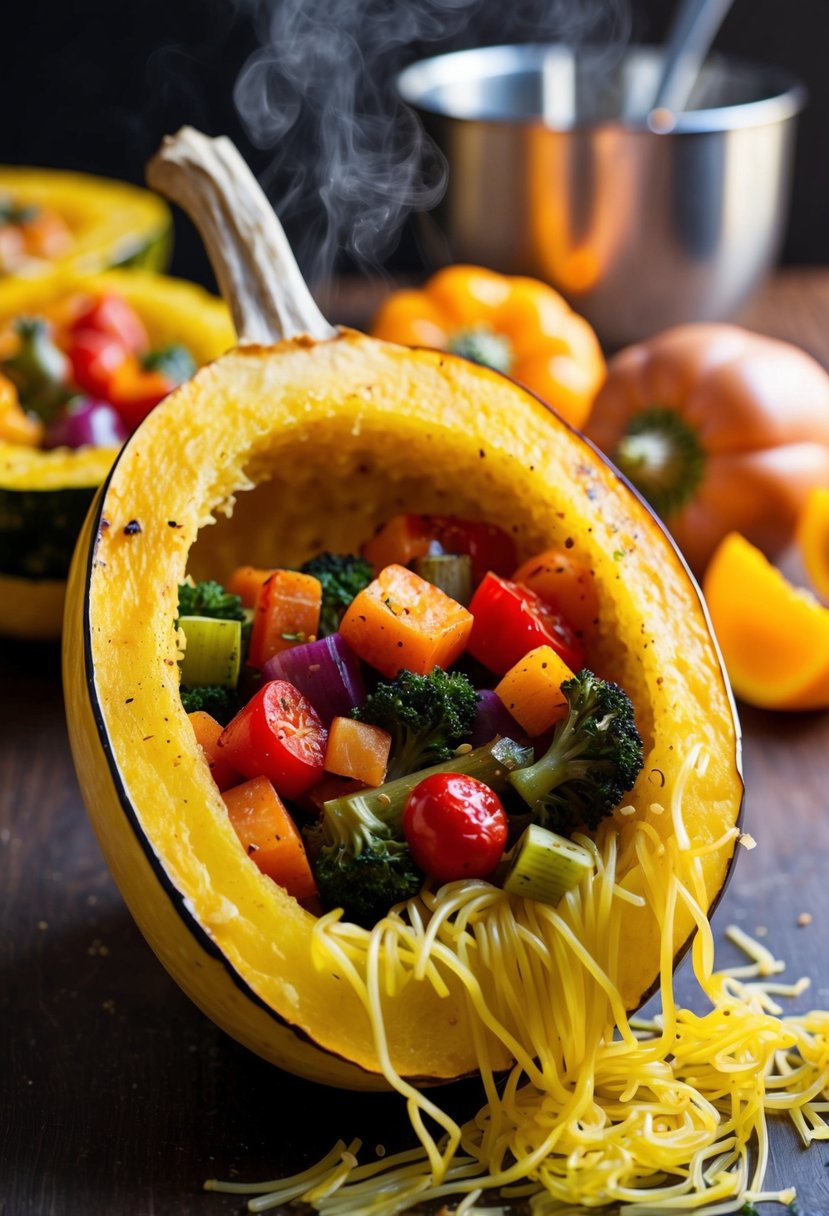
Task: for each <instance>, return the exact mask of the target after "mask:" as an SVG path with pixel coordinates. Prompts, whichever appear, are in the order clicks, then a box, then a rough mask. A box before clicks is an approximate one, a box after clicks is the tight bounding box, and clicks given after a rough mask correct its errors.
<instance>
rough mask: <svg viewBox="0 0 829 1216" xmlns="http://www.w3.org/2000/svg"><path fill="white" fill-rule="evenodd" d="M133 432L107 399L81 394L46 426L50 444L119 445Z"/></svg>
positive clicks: (52, 446)
mask: <svg viewBox="0 0 829 1216" xmlns="http://www.w3.org/2000/svg"><path fill="white" fill-rule="evenodd" d="M128 434H129V432H128V430H127V428H126V427H125V426H124V423H123V422H122V421H121V418H120V415H119V414H118V413H117V412H116V411H115V410H114V409H113V407H112V406H111V405H110V404H109V402H107V401H93V400H92V398H91V397H81V398H80V399H78V400H76V401H73V402H70V404H69V405H68V406H67V407H66V409H65V410H64V412H63V413H62V414H61V415H60V417H59V418H56V419H55V421H54V422H53V423H51V425H50V426H49V427H47V429H46V435H45V437H44V441H43V446H44V447H46V448H63V447H66V448H82V447H86V446H87V445H88V444H89V445H92V446H93V447H96V448H119V447H120V446H121V444H122V443H124V441H125V440H126V438H127V435H128Z"/></svg>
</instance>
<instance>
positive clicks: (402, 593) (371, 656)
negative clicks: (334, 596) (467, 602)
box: [340, 566, 472, 679]
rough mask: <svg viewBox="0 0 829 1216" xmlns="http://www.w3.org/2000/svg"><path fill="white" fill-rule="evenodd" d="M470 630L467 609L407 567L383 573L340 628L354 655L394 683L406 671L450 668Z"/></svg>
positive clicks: (354, 602) (390, 568)
mask: <svg viewBox="0 0 829 1216" xmlns="http://www.w3.org/2000/svg"><path fill="white" fill-rule="evenodd" d="M471 630H472V614H471V613H470V612H467V610H466V608H464V607H463V606H462V605H461V604H458V603H457V602H456V601H455V600H453V599H450V598H449V596H448V595H445V594H444V592H443V591H441V590H440V589H439V588H438V587H435V586H433V584H432V583H428V582H427V581H426V580H425V579H423V578H421V577H420V575H419V574H415V573H414V572H413V571H412V570H407V569H406V568H405V566H386V568H385V570H381V571H380V573H379V575H378V576H377V578H376V579H375V580H374V581H373V582H372V583H369V585H368V587H366V588H365V589H364V590H363V591H361V592H360V593H359V595H358V596H356V598H355V599H354V600H352V602H351V604H350V605H349V607H348V609H347V610H346V613H345V616H344V617H343V619H342V622H341V623H340V633H341V634H342V635H343V637H344V638H345V640H346V641H347V642H348V644H349V645H350V646H351V648H352V650H354V652H355V653H356V654H358V655H359V657H360V658H361V659H363V660H364V661H365V662H366V663H368V664H370V665H371V666H372V667H375V668H376V669H377V671H379V672H380V673H381V674H382V675H384V676H388V677H389V678H390V679H393V678H394V676H396V675H397V673H398V671H400V670H401V669H402V668H406V669H407V670H409V671H415V672H417V673H418V674H420V675H426V674H428V672H430V671H431V670H432V669H433V668H434V667H450V666H451V665H452V663H454V662H455V660H456V659H457V658H459V657H460V655H461V654H462V653H463V650H464V647H465V646H466V642H467V639H468V637H469V634H470V632H471Z"/></svg>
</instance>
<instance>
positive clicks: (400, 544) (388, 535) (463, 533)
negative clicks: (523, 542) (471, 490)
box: [363, 515, 518, 584]
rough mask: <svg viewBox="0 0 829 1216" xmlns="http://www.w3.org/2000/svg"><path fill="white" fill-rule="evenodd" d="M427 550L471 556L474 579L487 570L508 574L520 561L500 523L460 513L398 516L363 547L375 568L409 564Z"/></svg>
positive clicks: (476, 581)
mask: <svg viewBox="0 0 829 1216" xmlns="http://www.w3.org/2000/svg"><path fill="white" fill-rule="evenodd" d="M427 553H464V554H468V556H469V557H470V558H471V559H472V582H473V584H477V583H479V582H480V581H481V579H482V578H483V577H484V575H485V574H486V572H487V570H494V571H495V573H496V574H509V573H510V571H511V570H514V569H515V565H516V562H517V560H518V559H517V557H516V551H515V543H514V541H513V539H512V537H511V536H510V535H509V534H508V533H506V532H505V531H504V530H503V528H499V527H498V525H497V524H489V523H486V522H484V521H483V520H479V519H461V517H460V516H458V515H395V516H394V517H393V518H392V519H390V520H389V521H388V523H386V524H384V525H383V527H382V528H381V529H380V530H379V532H376V533H375V535H374V536H372V538H371V540H369V541H367V542H366V544H365V545H364V546H363V556H364V557H365V558H367V559H368V561H370V562H371V564H372V565H373V566H374V568H375V570H376V571H378V573H379V571H380V570H382V569H383V568H384V567H385V566H392V565H398V566H408V564H409V563H410V562H412V561H414V559H415V558H417V557H425V556H426V554H427Z"/></svg>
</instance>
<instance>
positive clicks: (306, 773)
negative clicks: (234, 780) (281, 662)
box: [217, 680, 328, 798]
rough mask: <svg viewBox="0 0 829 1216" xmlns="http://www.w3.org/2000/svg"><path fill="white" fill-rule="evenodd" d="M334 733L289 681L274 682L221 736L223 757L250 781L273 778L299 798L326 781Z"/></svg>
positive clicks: (280, 790)
mask: <svg viewBox="0 0 829 1216" xmlns="http://www.w3.org/2000/svg"><path fill="white" fill-rule="evenodd" d="M327 737H328V732H327V731H326V729H325V727H324V726H323V724H322V721H321V719H320V717H319V715H318V714H317V712H316V710H315V709H314V707H313V706H312V705H311V703H310V701H308V700H306V698H305V697H303V695H302V693H301V692H300V691H299V689H298V688H295V687H294V686H293V684H289V683H288V681H287V680H270V681H269V682H268V683H267V684H264V685H263V686H262V687H261V688H260V689H259V691H258V692H257V693H256V694H255V695H254V696H253V697H251V699H250V701H248V703H247V705H245V706H243V707H242V709H240V710H239V712H238V714H237V715H236V717H235V718H234V719H233V721H232V722H229V723H228V725H227V726H226V727H225V729H224V730H223V731H222V733H221V735H220V736H219V740H218V743H217V752H218V753H219V754H221V755H222V757H223V758H225V759H226V760H227V761H228V763H230V764H231V765H232V766H233V767H234V768H235V769H236V771H237V772H239V773H241V774H242V775H243V776H244V777H267V778H268V780H269V781H270V782H271V783H272V784H273V786H274V789H275V790H276V792H277V793H278V794H279V795H281V796H282V797H285V798H295V797H296V796H297V795H298V794H302V793H303V792H304V791H305V790H307V789H310V788H311V786H312V785H314V784H315V782H317V781H318V780H319V778H320V777H321V776H322V771H323V764H324V761H325V744H326V742H327Z"/></svg>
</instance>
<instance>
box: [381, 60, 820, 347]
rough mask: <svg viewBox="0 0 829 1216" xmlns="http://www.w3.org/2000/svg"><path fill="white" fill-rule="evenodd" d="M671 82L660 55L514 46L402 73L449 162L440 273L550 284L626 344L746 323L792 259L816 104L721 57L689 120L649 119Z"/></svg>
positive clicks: (706, 72)
mask: <svg viewBox="0 0 829 1216" xmlns="http://www.w3.org/2000/svg"><path fill="white" fill-rule="evenodd" d="M659 68H660V53H659V51H658V50H655V49H650V48H642V47H640V48H634V49H632V50H629V51H628V52H627V53H626V54H624V55H620V54H618V53H614V52H611V51H609V50H600V49H597V48H585V49H582V50H580V51H572V50H570V49H568V48H566V47H562V46H502V47H488V48H485V49H481V50H474V51H461V52H458V53H456V54H451V55H441V56H437V57H435V58H433V59H426V60H423V61H421V62H419V63H415V64H413V65H411V66H410V67H409V68H407V69H406V70H405V71H404V72H402V73H401V75H400V76H399V78H398V87H399V91H400V94H401V95H402V97H403V98H404V100H405V101H407V102H408V103H410V104H411V105H412V106H413V107H414V108H415V110H417V111H418V113H419V114H420V116H421V119H422V121H423V123H424V126H425V127H426V129H427V130H428V131H429V133H430V134H431V135H432V137H433V139H434V140H435V142H436V143H437V145H438V146H439V147H440V148H441V149H442V150H443V152H444V154H445V155H446V158H447V161H448V164H449V183H448V188H447V191H446V194H445V197H444V199H443V201H442V203H441V204H440V206H439V207H438V208H437V210H436V212H435V213H434V215H435V219H436V220H437V225H438V228H439V230H440V232H442V233H443V234H444V235H445V238H446V242H445V244H444V246H443V249H442V251H439V252H438V253H437V258H438V260H444V261H445V260H449V259H451V260H454V261H469V262H474V263H477V264H481V265H486V266H490V267H492V268H494V269H496V270H501V271H505V272H508V273H516V274H530V275H534V276H536V277H538V278H541V279H545V280H546V281H547V282H549V283H552V284H553V286H554V287H556V288H558V290H559V291H561V292H562V293H563V294H564V295H565V296H566V297H567V298H568V299H569V300H570V301H571V303H572V304H573V306H574V307H575V308H576V309H578V311H579V312H581V313H582V314H583V315H584V316H586V317H587V318H588V319H589V320H590V321H591V322H592V323H593V325H594V326H595V328H596V330H597V331H598V333H599V336H600V337H601V338H602V340H603V341H604V343H605V344H606V345H608V346H610V347H614V346H619V345H622V344H624V343H627V342H631V341H635V340H637V339H640V338H643V337H646V336H648V335H649V334H652V333H654V332H656V331H657V330H659V329H664V328H665V327H666V326H667V325H671V324H675V323H678V322H681V321H689V320H719V319H723V318H725V317H727V316H729V315H730V314H731V313H733V312H734V311H735V310H736V309H737V308H738V307H739V306H740V305H741V304H742V303H743V301H744V300H745V299H746V298H747V296H748V295H749V293H750V292H751V291H752V289H753V288H754V287H755V286H756V285H757V284H758V282H759V281H760V279H761V278H762V276H763V275H764V274H765V272H766V271H767V270H768V268H769V267H770V266H771V264H772V263H773V262H774V260H775V258H776V256H777V254H778V252H779V248H780V243H781V240H782V235H783V230H784V226H785V219H786V211H787V204H788V198H789V192H790V181H791V169H792V159H793V145H794V135H795V125H796V119H797V114H798V112H799V111H800V109H801V108H802V106H803V104H804V100H805V93H804V90H803V89H802V87H801V86H800V85H799V84H797V83H796V82H795V81H793V80H792V79H790V78H789V77H787V76H785V75H784V74H783V73H781V72H778V71H777V70H775V69H770V68H762V67H756V66H753V65H749V64H743V63H739V62H736V61H733V60H724V59H712V60H711V61H710V62H709V63H708V64H707V65H706V67H705V68H704V69H703V71H702V73H701V75H700V78H699V80H698V82H697V85H696V87H695V89H694V92H693V94H692V96H691V99H690V102H689V104H688V107H687V108H686V110H685V111H684V112H682V113H680V114H676V115H670V114H664V113H662V114H661V115H650V116H649V115H648V114H647V113H645V112H643V109H642V106H643V105H644V104H645V103H644V99H645V98H647V97H649V96H652V95H653V90H654V88H655V85H656V81H657V79H658V76H659ZM649 122H650V124H651V125H650V126H649ZM653 127H657V128H658V129H653ZM433 236H434V233H433ZM432 245H433V249H434V245H435V242H434V241H433V242H432Z"/></svg>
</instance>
